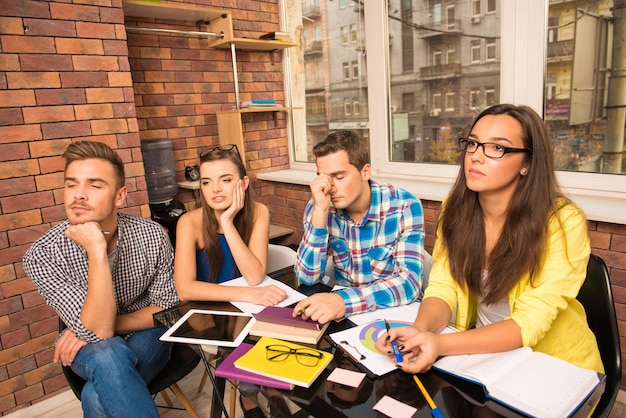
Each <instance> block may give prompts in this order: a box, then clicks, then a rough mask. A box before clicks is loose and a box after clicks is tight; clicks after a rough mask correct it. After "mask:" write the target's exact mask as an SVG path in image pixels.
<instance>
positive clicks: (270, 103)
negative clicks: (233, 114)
mask: <svg viewBox="0 0 626 418" xmlns="http://www.w3.org/2000/svg"><path fill="white" fill-rule="evenodd" d="M241 107H242V108H246V107H280V105H279V104H278V103H276V100H274V99H267V100H246V101H243V102H241Z"/></svg>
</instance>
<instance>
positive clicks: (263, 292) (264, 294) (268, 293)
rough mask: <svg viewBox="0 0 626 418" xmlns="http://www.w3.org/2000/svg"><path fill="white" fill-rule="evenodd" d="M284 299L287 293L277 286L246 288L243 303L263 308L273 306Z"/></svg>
mask: <svg viewBox="0 0 626 418" xmlns="http://www.w3.org/2000/svg"><path fill="white" fill-rule="evenodd" d="M286 298H287V292H285V291H284V290H283V289H281V288H280V287H278V286H274V285H270V286H263V287H251V288H247V293H246V300H245V302H250V303H255V304H257V305H264V306H274V305H276V304H278V303H280V302H282V301H283V300H285V299H286Z"/></svg>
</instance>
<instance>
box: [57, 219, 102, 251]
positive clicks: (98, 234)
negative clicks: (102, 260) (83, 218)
mask: <svg viewBox="0 0 626 418" xmlns="http://www.w3.org/2000/svg"><path fill="white" fill-rule="evenodd" d="M65 236H66V237H68V238H69V239H71V240H72V241H74V242H75V243H77V244H78V245H80V246H81V247H83V248H84V249H85V251H87V254H90V253H95V252H96V251H102V252H104V254H106V248H107V242H106V239H105V238H104V234H103V233H102V229H101V228H100V225H99V224H98V223H97V222H85V223H84V224H74V225H70V226H68V227H67V229H66V230H65Z"/></svg>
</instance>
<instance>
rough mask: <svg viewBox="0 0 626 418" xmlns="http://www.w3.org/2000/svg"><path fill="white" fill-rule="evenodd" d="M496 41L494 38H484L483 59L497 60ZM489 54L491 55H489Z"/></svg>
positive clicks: (488, 60)
mask: <svg viewBox="0 0 626 418" xmlns="http://www.w3.org/2000/svg"><path fill="white" fill-rule="evenodd" d="M496 46H497V42H496V39H495V38H487V39H486V40H485V61H487V62H493V61H496V60H497V58H498V57H497V49H496ZM491 53H493V54H491ZM490 54H491V55H492V56H490Z"/></svg>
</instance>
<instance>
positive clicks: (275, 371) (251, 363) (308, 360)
mask: <svg viewBox="0 0 626 418" xmlns="http://www.w3.org/2000/svg"><path fill="white" fill-rule="evenodd" d="M268 347H270V348H272V349H274V350H284V354H280V353H278V354H277V351H271V352H270V353H269V354H268ZM244 351H245V352H244ZM242 352H243V353H242ZM311 354H313V355H311ZM235 355H236V352H233V353H231V354H230V355H229V356H228V357H227V358H226V360H225V362H226V361H227V362H229V363H232V364H233V365H234V367H233V368H232V369H234V371H233V370H232V369H231V371H230V372H228V371H226V372H225V370H224V367H222V365H220V367H218V369H217V370H216V375H217V376H221V377H224V378H227V379H235V380H240V381H246V382H252V383H257V384H260V385H265V386H271V387H278V388H279V389H288V388H293V386H294V385H295V386H301V387H304V388H308V387H310V386H311V385H312V384H313V382H315V380H316V379H317V378H318V377H319V376H320V374H322V372H323V371H324V370H325V369H326V367H327V366H328V364H329V363H330V362H331V361H332V359H333V355H332V354H331V353H328V352H325V351H320V350H316V349H313V348H309V347H306V346H302V345H299V344H295V343H292V342H287V341H283V340H278V339H275V338H270V337H261V339H259V341H257V342H256V344H254V346H252V347H251V348H249V349H248V350H247V351H246V350H245V348H244V349H242V350H241V351H240V352H239V353H237V355H239V357H235ZM299 356H300V357H299ZM222 364H224V363H222ZM220 368H221V370H220ZM218 370H220V371H219V374H218ZM242 371H244V372H247V373H248V374H247V375H242V374H241V372H242ZM267 378H270V379H272V380H269V381H268V380H267ZM276 380H277V381H280V382H283V383H282V386H280V387H279V384H277V383H275V381H276ZM285 383H286V384H287V385H285Z"/></svg>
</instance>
